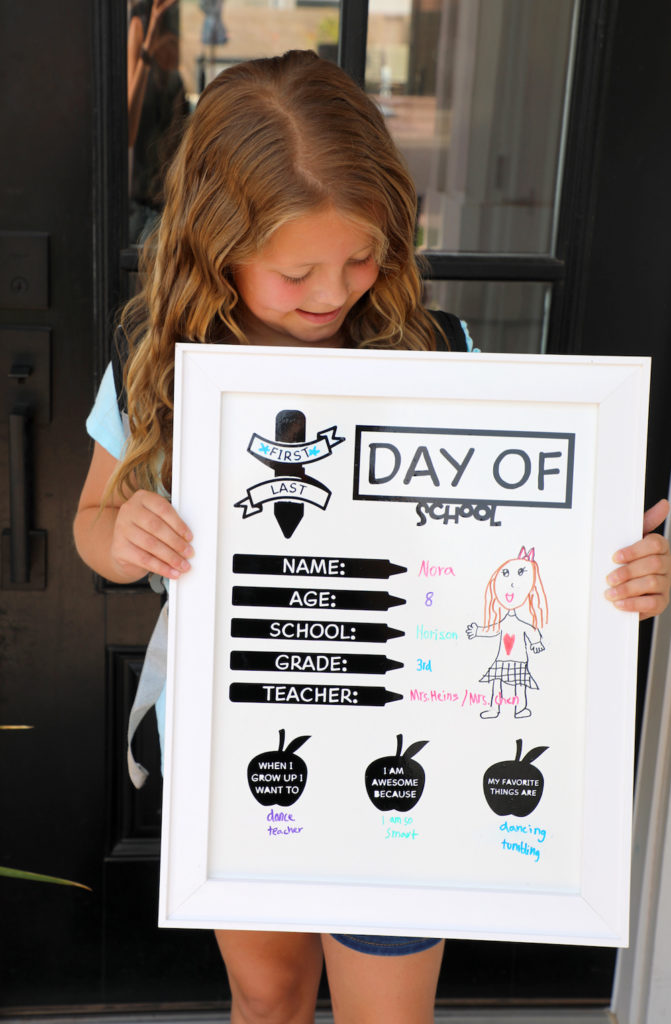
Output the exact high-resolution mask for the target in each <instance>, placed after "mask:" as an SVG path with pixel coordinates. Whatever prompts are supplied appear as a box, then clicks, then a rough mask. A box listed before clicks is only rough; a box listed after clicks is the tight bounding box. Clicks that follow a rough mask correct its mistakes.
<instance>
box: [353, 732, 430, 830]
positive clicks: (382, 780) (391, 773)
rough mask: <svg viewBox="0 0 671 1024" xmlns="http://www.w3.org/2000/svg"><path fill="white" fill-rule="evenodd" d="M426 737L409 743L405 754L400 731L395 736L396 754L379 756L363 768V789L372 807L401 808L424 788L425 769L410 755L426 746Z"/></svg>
mask: <svg viewBox="0 0 671 1024" xmlns="http://www.w3.org/2000/svg"><path fill="white" fill-rule="evenodd" d="M428 742H429V741H428V740H419V742H418V743H411V744H410V746H409V747H408V748H407V750H406V751H405V753H404V754H402V753H401V750H402V748H403V734H402V733H399V735H398V736H397V737H396V754H395V755H393V756H391V757H378V759H377V760H376V761H371V763H370V764H369V765H368V767H367V768H366V775H365V782H366V792H367V793H368V796H369V797H370V799H371V802H372V803H373V804H374V805H375V807H377V808H379V809H380V810H382V811H384V810H387V811H391V810H394V811H402V810H404V809H407V808H409V807H414V806H415V804H417V802H418V801H419V798H420V797H421V795H422V790H423V789H424V782H425V777H424V769H423V768H422V766H421V764H419V762H418V761H413V760H412V758H413V755H414V754H418V753H419V751H420V750H421V749H422V747H425V746H426V744H427V743H428Z"/></svg>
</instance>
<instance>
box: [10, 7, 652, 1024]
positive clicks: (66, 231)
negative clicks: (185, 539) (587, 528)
mask: <svg viewBox="0 0 671 1024" xmlns="http://www.w3.org/2000/svg"><path fill="white" fill-rule="evenodd" d="M558 2H559V3H561V2H562V0H558ZM488 3H494V4H496V3H498V0H481V4H480V6H481V8H482V9H483V10H484V9H485V8H486V7H487V4H488ZM523 5H524V0H519V7H520V9H521V8H522V6H523ZM125 6H126V5H125V4H121V3H119V4H114V5H112V4H108V3H106V2H105V0H96V2H95V3H93V4H92V3H89V2H84V0H72V2H71V3H69V4H68V5H66V6H63V5H54V4H53V3H50V2H47V0H35V2H33V3H32V4H17V5H12V7H11V10H10V8H9V5H8V4H3V5H2V7H1V8H0V17H1V19H2V20H1V23H0V57H1V59H0V75H1V76H2V96H3V106H2V122H3V124H2V127H3V131H2V138H3V156H4V159H3V161H2V163H1V164H0V232H1V233H0V275H1V276H0V368H1V369H2V373H1V374H0V480H1V481H2V484H0V495H1V496H2V497H1V501H0V520H1V522H0V526H1V527H2V530H3V538H2V551H1V566H0V570H1V584H2V586H1V589H0V725H3V726H9V725H27V726H31V728H30V729H28V730H2V731H0V758H1V759H2V760H1V762H0V763H1V770H2V776H1V777H2V805H1V808H0V814H1V819H0V820H1V821H2V855H1V856H0V865H5V866H8V867H11V868H23V869H25V870H30V871H36V872H44V873H49V874H54V875H59V876H64V877H67V878H71V879H75V880H77V881H79V882H81V883H84V884H85V885H87V886H90V888H91V892H87V891H85V890H80V889H70V888H65V887H60V886H51V885H46V884H42V883H36V882H24V881H19V880H15V879H8V878H0V888H1V890H2V897H3V903H2V914H0V927H1V928H2V933H3V934H2V949H3V957H2V961H1V963H2V966H1V967H0V972H1V976H2V981H1V991H2V997H0V998H1V999H2V1003H3V1005H4V1007H5V1008H12V1007H14V1008H16V1007H26V1006H36V1007H47V1006H66V1005H69V1006H71V1007H79V1008H82V1007H84V1006H86V1005H89V1006H92V1005H97V1006H110V1005H111V1004H120V1003H121V1004H124V1003H125V1004H130V1003H134V1004H140V1003H141V1004H143V1005H145V1006H157V1005H159V1004H161V1005H166V1004H167V1005H171V1004H172V1005H174V1004H176V1003H181V1004H184V1003H191V1004H196V1005H199V1006H201V1007H205V1006H208V1005H213V1004H216V1005H220V1004H221V1003H222V1002H223V1001H225V1000H226V998H227V995H228V989H227V985H226V980H225V974H224V971H223V969H222V968H221V965H220V963H219V959H218V954H217V953H216V950H215V947H214V943H213V941H212V938H211V936H210V935H209V934H208V933H206V932H205V933H200V932H189V931H184V932H180V931H168V932H159V931H158V929H157V928H156V925H155V921H156V904H157V888H158V853H159V849H158V835H159V826H160V781H159V773H158V770H157V751H156V745H155V740H154V734H153V732H152V730H151V723H149V725H148V726H147V727H146V728H145V729H144V732H143V735H141V736H140V737H139V739H138V743H139V746H140V751H139V753H140V759H141V760H142V761H143V762H144V763H149V765H150V767H154V769H155V770H154V771H153V772H152V776H151V779H150V782H149V784H148V786H147V787H146V788H145V790H143V791H141V792H140V793H139V794H135V793H134V792H133V791H132V790H131V788H130V785H129V783H128V782H127V779H126V777H125V769H124V735H123V734H124V729H125V718H126V713H127V709H128V706H129V703H130V700H131V699H132V693H133V689H134V686H135V683H136V680H137V673H138V670H139V666H140V664H141V659H142V653H143V647H144V644H145V642H146V639H147V637H148V635H149V633H150V631H151V627H152V623H153V620H154V618H155V615H156V613H157V610H158V598H157V597H156V596H155V595H154V594H152V593H151V591H150V590H149V589H148V588H145V587H136V588H125V587H110V586H106V585H105V584H104V583H103V582H102V581H100V580H98V579H96V578H95V577H94V576H93V574H92V573H90V572H89V571H88V570H87V569H86V568H85V567H84V566H83V565H82V564H81V563H80V561H79V559H78V557H77V555H76V552H75V550H74V545H73V543H72V540H71V520H72V515H73V512H74V508H75V505H76V501H77V496H78V493H79V489H80V487H81V483H82V481H83V478H84V474H85V471H86V466H87V464H88V459H89V454H90V446H89V442H88V440H87V438H86V435H85V431H84V421H85V418H86V415H87V412H88V410H89V407H90V404H91V401H92V398H93V394H94V391H95V386H96V383H97V381H98V380H99V378H100V374H101V370H102V368H103V367H104V364H105V361H106V358H107V352H108V348H109V336H110V331H109V328H110V325H111V324H112V323H113V321H114V310H115V308H116V307H117V306H118V304H119V302H120V301H121V300H122V298H123V296H124V295H125V294H127V293H128V292H129V291H130V289H131V288H132V274H133V269H134V265H135V263H134V261H135V255H134V253H133V251H132V250H129V249H128V247H127V243H128V228H127V224H128V220H127V214H128V210H127V208H126V199H125V198H124V196H125V193H126V190H125V183H126V181H127V148H128V147H127V142H128V136H127V130H126V124H125V97H126V81H125V71H124V54H125V41H126V22H125V15H126V11H125ZM458 6H459V5H458V3H457V2H456V0H445V3H444V4H442V5H441V4H435V3H428V2H423V0H415V2H414V3H412V4H409V5H408V7H409V9H410V11H411V16H412V18H411V20H412V24H413V26H414V27H413V31H414V32H415V33H416V37H417V39H419V40H420V44H421V45H420V44H418V45H420V48H421V46H424V47H425V48H426V47H427V46H434V47H435V45H436V41H437V40H439V41H440V36H439V35H438V34H437V33H436V31H435V26H436V25H437V24H438V16H437V12H438V9H439V8H440V9H441V10H443V13H446V15H447V17H446V18H445V19H443V22H442V23H441V24H443V25H444V26H447V27H448V28H449V26H450V25H453V23H454V18H455V17H456V16H457V15H458V10H457V8H458ZM182 7H183V12H182V14H183V16H184V17H186V16H188V17H191V18H193V17H194V12H197V10H198V5H197V4H195V3H193V4H186V3H185V4H183V5H182ZM313 7H315V8H317V7H320V8H321V10H320V11H319V16H318V17H316V16H315V18H314V19H313V22H309V24H310V25H312V24H313V23H314V25H315V26H317V27H316V28H315V32H316V33H317V32H319V33H321V37H320V38H319V39H317V36H315V42H316V43H318V44H320V45H323V46H329V45H331V46H332V45H333V40H334V37H335V38H337V29H336V30H334V24H333V23H334V15H335V14H336V13H337V11H336V7H335V6H332V7H330V8H327V7H325V5H324V4H317V3H316V2H315V4H314V5H313ZM117 8H118V9H117ZM308 8H310V5H309V4H305V3H300V4H297V5H296V11H297V12H298V13H299V15H300V17H301V18H304V19H307V18H308V14H307V13H306V11H307V10H308ZM224 10H225V8H224ZM365 10H366V5H365V4H364V3H358V2H356V0H355V2H353V3H352V2H346V3H344V4H343V17H342V19H341V31H340V55H339V59H340V60H341V61H342V62H343V63H344V65H345V66H346V67H347V68H348V70H350V71H351V72H352V73H353V74H354V75H355V76H356V77H359V78H360V79H361V80H363V79H364V63H365V57H366V47H365V45H363V44H364V43H365V29H366V24H367V23H366V19H365V17H364V15H365ZM231 11H233V8H231ZM362 12H363V13H362ZM261 13H262V14H263V17H264V18H266V17H267V18H268V19H270V18H271V14H270V13H269V12H266V11H265V9H263V11H262V12H261ZM485 13H486V12H485ZM246 17H248V18H258V17H259V9H258V7H257V6H255V5H253V4H250V5H249V11H248V13H247V15H246ZM276 17H277V14H272V18H276ZM371 17H372V15H371ZM432 19H433V20H432ZM450 19H452V20H450ZM305 24H308V22H307V21H306V22H305ZM371 24H372V23H371ZM277 26H279V27H277ZM277 26H276V24H275V22H273V25H272V28H273V32H274V33H276V34H277V33H280V34H281V26H280V24H279V22H278V23H277ZM215 28H216V26H215ZM311 31H312V29H311ZM203 38H204V37H203V36H201V43H202V45H201V46H200V48H196V51H194V53H193V54H191V57H190V60H191V61H192V62H196V66H197V68H198V69H199V74H200V75H201V77H203V78H204V77H205V76H206V75H208V74H209V73H210V71H211V70H212V68H213V66H219V65H221V64H222V63H225V61H226V54H227V51H226V49H225V47H224V45H223V44H215V43H211V42H207V43H204V42H203ZM282 38H284V37H282ZM297 41H298V40H294V44H295V43H296V42H297ZM290 45H291V43H290ZM390 45H391V44H390ZM441 45H442V43H441ZM670 46H671V10H667V6H666V5H663V4H660V3H659V2H656V0H636V2H635V0H619V3H615V0H595V2H594V3H592V2H590V3H587V2H584V3H583V4H582V6H581V8H580V10H579V18H578V22H577V44H576V47H575V50H574V54H575V69H574V79H573V80H574V88H573V92H572V100H571V114H570V117H569V119H568V130H567V134H566V138H565V140H564V141H565V163H564V171H563V178H562V180H563V185H562V192H561V209H560V216H559V221H558V233H557V236H556V240H555V242H556V244H555V245H554V248H553V249H552V251H550V252H546V253H539V254H535V255H532V256H529V254H528V253H524V252H516V253H508V254H506V253H504V254H503V255H502V254H501V253H497V252H489V253H480V252H469V253H463V252H440V251H435V252H433V253H432V254H431V267H432V271H431V273H432V275H433V276H434V278H435V279H436V280H439V281H442V280H446V281H451V282H456V285H455V286H459V287H461V286H462V285H463V284H464V282H466V283H468V282H471V283H475V284H476V285H480V284H483V283H484V284H487V285H491V284H493V283H496V284H497V285H501V284H503V283H505V282H513V283H514V284H515V285H519V286H520V287H526V286H530V287H533V286H537V285H539V284H540V285H542V287H543V288H544V289H545V291H544V295H547V296H548V302H549V305H548V309H549V310H550V312H549V315H548V317H547V321H546V323H547V331H546V340H547V345H548V347H549V348H550V349H552V350H555V351H582V352H585V353H587V352H594V353H599V354H610V353H612V354H620V353H621V354H626V353H630V352H638V353H640V352H644V353H650V354H652V355H653V356H654V360H655V361H654V367H653V397H652V410H653V413H652V420H651V442H650V452H649V481H650V484H649V497H650V499H651V500H652V499H653V498H656V497H657V496H659V495H660V494H662V493H665V491H666V486H667V479H668V471H669V461H670V460H669V450H668V444H667V442H666V433H667V430H666V423H665V420H664V409H665V406H666V391H667V383H668V380H669V359H670V358H671V356H669V345H668V341H669V339H670V338H671V306H670V305H669V302H668V284H667V277H668V258H667V255H666V248H667V242H666V240H667V238H668V237H669V236H670V235H671V231H670V229H671V200H670V199H669V191H668V181H669V180H671V166H670V165H671V130H670V129H669V127H668V123H669V119H668V113H667V107H668V97H669V95H671V80H670V77H671V66H670V65H669V62H668V52H669V48H670ZM388 52H389V53H392V54H393V53H395V52H396V51H393V50H392V49H389V51H388ZM245 55H249V56H251V55H252V54H245ZM438 57H440V52H439V53H438ZM217 62H218V63H217ZM411 63H412V62H411ZM391 65H393V60H391ZM427 68H428V69H429V71H428V72H427ZM392 70H393V67H392ZM410 71H411V72H412V74H413V75H416V76H418V78H417V80H418V81H419V79H420V78H422V76H426V75H427V74H428V75H429V77H430V76H431V73H433V72H431V61H428V62H426V61H425V62H424V63H423V64H422V63H421V62H416V65H412V66H411V69H410ZM434 72H435V68H434ZM409 73H410V72H409ZM387 85H388V82H386V80H385V88H386V87H387ZM423 87H424V86H422V85H421V83H420V86H418V90H419V91H421V88H423ZM391 88H392V92H393V86H392V87H391ZM187 91H188V90H187ZM10 477H11V482H12V487H11V489H10V486H9V483H10ZM648 642H649V630H646V631H644V633H643V638H642V655H643V658H642V660H643V662H645V659H646V657H647V644H648ZM613 960H614V955H613V953H612V952H611V951H608V950H605V951H604V950H592V949H572V948H565V947H561V948H559V947H550V946H518V945H515V944H507V943H500V944H489V943H487V944H485V943H450V944H448V948H447V954H446V957H445V965H444V970H443V975H442V978H441V985H440V991H439V995H440V998H441V999H442V1000H445V1001H452V1000H457V1001H460V1000H461V1001H468V1002H470V1003H473V1002H478V1001H480V1002H483V1001H484V1002H485V1003H487V1004H489V1005H492V1006H496V1005H502V1004H503V1003H504V1002H506V1003H507V1004H510V1002H513V1003H520V1004H524V1003H525V1002H526V1003H529V1002H530V1001H534V1000H536V1001H537V1000H540V1001H542V1002H554V1003H559V1002H561V1001H564V1002H567V1001H568V1002H569V1003H570V1002H593V1001H596V1002H601V1003H606V1002H608V1000H609V998H610V989H611V983H612V967H613Z"/></svg>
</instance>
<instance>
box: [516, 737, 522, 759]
mask: <svg viewBox="0 0 671 1024" xmlns="http://www.w3.org/2000/svg"><path fill="white" fill-rule="evenodd" d="M521 757H522V740H521V739H519V740H518V741H517V754H516V755H515V760H516V761H519V760H520V758H521Z"/></svg>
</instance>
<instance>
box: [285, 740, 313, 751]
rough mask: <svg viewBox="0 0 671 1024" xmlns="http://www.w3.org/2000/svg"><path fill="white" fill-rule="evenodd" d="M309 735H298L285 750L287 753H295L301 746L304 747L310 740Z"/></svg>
mask: <svg viewBox="0 0 671 1024" xmlns="http://www.w3.org/2000/svg"><path fill="white" fill-rule="evenodd" d="M309 739H310V737H309V736H297V737H296V739H295V740H292V741H291V743H290V744H289V746H288V747H287V748H286V750H285V751H284V753H285V754H295V753H296V751H297V750H298V748H299V747H302V746H303V744H304V743H305V742H306V740H309Z"/></svg>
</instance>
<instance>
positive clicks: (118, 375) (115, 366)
mask: <svg viewBox="0 0 671 1024" xmlns="http://www.w3.org/2000/svg"><path fill="white" fill-rule="evenodd" d="M127 359H128V338H127V337H126V332H125V331H124V329H123V327H122V326H121V325H119V326H118V327H117V329H116V330H115V332H114V338H113V339H112V352H111V363H112V373H113V374H114V390H115V391H116V400H117V405H118V406H119V412H120V413H121V414H122V415H123V414H124V413H127V412H128V402H127V400H126V389H125V387H124V383H123V371H124V367H125V366H126V361H127Z"/></svg>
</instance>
